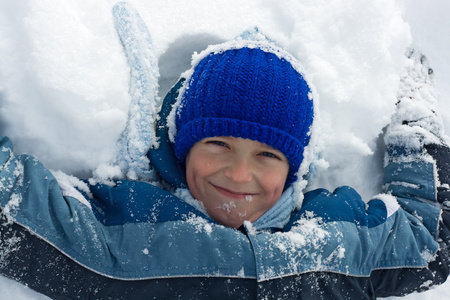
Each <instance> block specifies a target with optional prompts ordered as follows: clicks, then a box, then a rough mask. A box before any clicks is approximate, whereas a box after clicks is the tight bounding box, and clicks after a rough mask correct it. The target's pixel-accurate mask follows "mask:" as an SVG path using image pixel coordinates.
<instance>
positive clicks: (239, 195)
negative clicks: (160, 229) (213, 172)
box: [211, 184, 256, 201]
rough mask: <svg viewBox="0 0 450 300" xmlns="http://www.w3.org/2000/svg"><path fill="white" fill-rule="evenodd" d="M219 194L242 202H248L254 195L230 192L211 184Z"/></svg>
mask: <svg viewBox="0 0 450 300" xmlns="http://www.w3.org/2000/svg"><path fill="white" fill-rule="evenodd" d="M211 185H212V186H213V187H214V188H215V189H216V190H217V191H218V192H219V193H221V194H222V195H224V196H227V197H231V198H234V199H242V200H247V201H249V199H251V198H252V197H253V196H254V195H256V194H253V193H244V192H235V191H231V190H229V189H226V188H223V187H220V186H217V185H214V184H211Z"/></svg>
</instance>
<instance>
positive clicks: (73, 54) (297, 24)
mask: <svg viewBox="0 0 450 300" xmlns="http://www.w3.org/2000/svg"><path fill="white" fill-rule="evenodd" d="M129 2H130V3H132V4H133V5H134V7H135V8H136V9H137V10H138V11H139V13H140V14H141V16H142V18H143V20H144V22H145V23H146V24H147V26H148V28H149V31H150V33H151V34H152V39H153V43H154V48H155V51H156V56H157V58H158V60H159V71H160V76H161V77H160V82H159V85H160V87H159V95H160V97H163V96H164V95H165V93H166V92H167V91H168V89H169V88H170V86H171V85H172V84H174V83H175V81H176V79H177V78H178V76H179V75H180V74H181V73H182V72H184V71H185V70H186V69H188V67H189V65H190V59H191V54H192V53H193V52H194V51H197V52H199V51H201V50H203V49H204V48H205V47H206V46H207V45H208V44H212V43H218V42H222V41H225V40H229V39H232V38H234V37H235V36H237V35H238V34H240V33H241V32H242V31H244V30H247V29H249V28H252V27H253V26H258V27H259V29H260V30H261V31H262V32H263V33H265V34H266V35H268V36H269V37H270V38H271V39H273V40H275V41H277V43H278V44H279V45H281V46H282V47H283V48H285V49H286V50H288V51H289V52H290V53H291V54H292V55H293V56H294V57H296V58H298V59H299V60H300V61H301V63H302V65H303V68H304V70H305V72H306V73H308V75H309V77H310V78H311V80H312V84H313V85H314V86H315V88H316V90H317V94H318V96H319V98H320V99H319V100H320V106H319V109H320V120H319V123H320V124H319V128H320V136H319V137H318V138H317V140H318V142H319V145H318V146H319V149H322V151H321V152H320V154H318V157H317V158H316V159H317V163H316V164H315V174H316V177H314V178H313V180H312V183H311V188H312V187H325V188H327V189H331V190H333V189H334V188H335V187H337V186H340V185H344V184H345V185H350V186H352V187H355V188H356V189H357V190H358V191H359V192H360V193H361V194H362V195H363V197H364V198H365V199H370V197H371V196H373V195H375V194H377V193H379V187H380V182H381V176H382V152H381V151H377V143H378V135H379V134H380V133H381V130H382V128H383V127H384V126H385V125H386V124H387V123H388V122H389V120H390V117H391V115H392V113H393V111H394V106H395V102H396V95H397V89H398V85H399V78H400V75H401V73H402V71H403V67H404V64H405V58H404V52H405V50H406V47H407V46H409V45H410V44H411V43H413V44H415V45H417V46H419V47H420V49H421V50H422V52H423V53H424V54H425V55H427V57H428V58H429V60H430V64H431V67H432V68H433V69H434V72H435V77H436V87H437V92H438V94H440V99H442V100H441V102H440V106H441V114H442V115H443V118H444V124H445V126H446V128H450V109H449V108H450V103H449V102H448V101H447V102H446V100H447V99H446V95H449V94H450V84H449V81H448V78H449V77H450V60H448V50H449V49H450V40H449V39H448V36H449V34H450V32H449V31H450V28H449V27H448V26H447V19H446V16H445V14H446V12H448V11H449V9H450V3H449V2H446V1H439V0H430V1H426V2H424V1H419V0H396V1H392V0H378V1H375V0H372V1H359V0H334V1H317V0H304V1H295V0H286V1H276V0H262V1H261V0H248V1H240V0H227V1H209V2H207V1H200V0H195V1H182V0H174V1H164V0H154V1H145V0H131V1H129ZM114 3H115V1H112V0H98V1H88V0H78V1H69V0H41V1H26V0H22V1H6V0H1V1H0V40H1V41H2V42H1V43H0V120H1V121H0V134H3V135H7V136H9V137H10V138H11V139H12V141H13V143H14V145H15V152H16V153H29V154H32V155H34V156H36V157H37V158H39V159H40V160H41V161H43V163H44V164H45V165H46V166H47V167H49V168H51V169H54V170H61V171H63V172H65V173H68V174H71V175H74V176H77V177H83V178H86V177H89V176H90V175H91V174H92V173H95V174H96V175H102V173H103V172H109V173H113V174H117V173H119V172H118V170H117V169H115V168H114V166H112V165H111V162H112V161H114V158H115V155H116V152H115V147H116V143H117V141H118V139H119V137H120V135H121V133H122V131H124V129H125V126H126V120H127V115H128V105H129V104H130V101H131V98H130V96H129V94H128V83H129V76H130V69H129V67H128V65H127V60H126V57H125V56H124V52H123V49H122V46H121V44H120V42H119V39H118V37H117V34H116V32H115V29H114V25H113V20H112V15H111V8H112V6H113V4H114ZM108 176H110V175H108ZM0 290H1V291H2V292H3V296H5V297H6V298H14V299H44V298H45V297H42V296H40V295H37V294H36V293H34V292H32V291H30V290H29V289H27V288H25V287H22V286H21V285H19V284H16V283H14V282H11V281H9V280H7V279H4V278H1V279H0ZM449 292H450V283H446V284H444V285H443V286H440V287H437V288H434V289H432V290H431V291H429V292H426V293H422V294H413V295H410V296H408V297H405V299H433V300H436V299H443V298H444V296H443V295H445V294H448V293H449Z"/></svg>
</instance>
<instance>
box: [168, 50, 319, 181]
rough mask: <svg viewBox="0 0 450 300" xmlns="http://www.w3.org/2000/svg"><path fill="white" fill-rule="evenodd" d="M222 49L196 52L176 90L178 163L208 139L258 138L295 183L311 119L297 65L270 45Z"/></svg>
mask: <svg viewBox="0 0 450 300" xmlns="http://www.w3.org/2000/svg"><path fill="white" fill-rule="evenodd" d="M223 45H225V46H222V47H217V46H216V47H215V48H214V49H213V50H211V49H207V50H205V51H206V52H204V53H202V54H200V57H201V59H199V62H198V64H196V65H194V67H193V69H191V73H190V74H189V75H190V76H187V77H188V78H187V79H186V82H185V85H184V89H181V91H180V96H179V100H178V101H179V104H178V106H177V107H176V116H175V123H176V124H175V125H176V130H177V133H176V138H175V154H176V156H177V159H178V160H179V161H180V162H181V163H184V162H185V159H186V156H187V154H188V152H189V150H190V149H191V147H192V146H193V145H194V144H195V143H196V142H198V141H200V140H202V139H204V138H207V137H213V136H233V137H241V138H246V139H251V140H256V141H259V142H261V143H265V144H267V145H269V146H272V147H273V148H275V149H277V150H279V151H280V152H282V153H283V154H284V155H285V156H286V158H287V159H288V161H289V165H290V168H289V174H288V178H287V182H286V183H287V184H290V183H292V182H294V181H295V180H296V179H297V177H296V173H297V171H298V170H299V167H300V164H301V162H302V160H303V151H304V148H305V146H306V145H307V144H308V142H309V138H310V127H311V125H312V121H313V117H314V108H313V100H312V96H311V91H310V88H309V86H308V84H307V83H306V81H305V80H304V78H303V76H302V74H301V73H300V71H299V67H298V61H296V60H295V59H294V58H293V57H292V56H291V55H290V54H288V53H287V52H285V51H284V50H282V49H280V48H278V47H275V46H273V45H272V44H269V43H261V42H251V43H241V44H238V43H235V44H233V43H232V44H229V43H228V44H223ZM217 49H219V50H217Z"/></svg>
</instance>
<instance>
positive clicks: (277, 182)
mask: <svg viewBox="0 0 450 300" xmlns="http://www.w3.org/2000/svg"><path fill="white" fill-rule="evenodd" d="M287 173H288V169H287V170H284V168H283V169H282V170H281V171H279V172H270V171H269V172H266V173H265V174H264V175H263V176H262V177H261V178H260V183H261V185H262V188H263V189H264V191H265V193H266V195H267V197H268V198H269V199H268V200H269V201H270V202H276V201H277V200H278V199H279V197H280V196H281V194H282V193H283V190H284V186H285V184H286V178H287Z"/></svg>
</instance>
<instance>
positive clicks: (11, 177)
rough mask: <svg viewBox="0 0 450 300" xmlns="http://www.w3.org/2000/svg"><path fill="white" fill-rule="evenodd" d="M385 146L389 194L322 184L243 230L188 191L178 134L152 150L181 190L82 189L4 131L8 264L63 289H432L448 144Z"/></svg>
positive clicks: (441, 234)
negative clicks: (15, 148)
mask: <svg viewBox="0 0 450 300" xmlns="http://www.w3.org/2000/svg"><path fill="white" fill-rule="evenodd" d="M175 90H176V89H175ZM175 96H176V94H169V96H168V100H167V102H168V103H170V101H171V99H170V98H171V97H172V100H173V99H174V97H175ZM167 105H169V104H165V106H166V107H167ZM162 114H164V109H163V111H162ZM164 119H165V118H164V116H163V118H162V120H163V121H164ZM161 128H164V126H162V127H161ZM162 130H164V129H162ZM159 134H162V135H163V136H164V134H165V133H164V132H162V133H161V132H160V133H159ZM387 146H388V147H387V148H388V154H389V155H390V157H391V162H390V163H389V164H388V165H387V166H386V168H385V187H386V194H382V195H378V196H376V197H374V199H372V200H371V201H369V203H368V205H366V203H364V202H363V201H362V200H361V197H360V196H359V195H358V194H357V192H356V191H355V190H353V189H352V188H350V187H340V188H338V189H336V190H335V191H333V192H329V191H327V190H324V189H319V190H315V191H311V192H308V193H307V194H305V198H304V201H303V205H302V207H301V208H300V209H299V210H295V211H293V212H292V213H291V212H289V214H288V215H287V216H286V217H287V219H286V221H285V222H281V223H280V222H275V223H270V222H267V223H268V224H275V225H273V226H272V225H271V226H268V227H267V226H266V227H264V226H262V227H258V226H255V224H256V222H255V224H250V223H245V224H244V226H243V227H242V228H240V230H235V229H231V228H227V227H224V226H222V225H219V224H217V223H215V222H214V221H213V220H211V219H210V218H209V217H208V216H206V215H205V214H204V213H202V212H201V211H199V210H197V209H196V208H195V207H193V206H191V205H189V204H187V203H186V201H185V200H184V199H183V198H184V197H183V196H180V195H183V193H181V192H180V191H182V188H183V187H185V185H184V179H183V177H182V174H183V171H182V169H180V168H179V166H177V164H176V163H175V161H174V159H173V158H171V157H173V156H172V154H171V153H170V151H171V149H170V147H171V145H170V143H166V144H165V143H164V142H162V147H160V149H159V150H158V151H159V152H158V153H149V156H150V158H151V159H152V157H153V159H152V161H158V160H155V158H154V157H155V156H158V155H160V156H161V155H163V156H164V155H165V157H166V158H165V162H166V163H165V164H161V166H160V165H159V164H158V163H157V164H156V167H155V168H156V169H157V170H158V171H159V173H160V174H161V177H162V179H161V180H162V181H165V182H166V183H169V184H170V185H172V188H170V189H169V190H170V192H169V191H166V190H164V189H162V188H159V187H157V186H154V185H151V184H149V183H145V182H136V181H118V182H116V183H115V185H113V186H108V185H89V184H88V183H86V186H87V187H88V189H82V190H80V191H77V190H75V189H71V188H70V187H69V188H68V189H67V188H64V189H61V188H60V186H59V184H58V181H57V180H56V178H55V177H54V176H53V175H52V173H51V172H49V171H48V170H47V169H46V168H45V167H44V166H43V165H42V164H41V163H40V162H39V161H37V160H36V159H34V158H33V157H30V156H27V155H21V156H17V157H16V156H14V155H13V152H12V144H11V142H10V140H9V139H8V138H5V137H3V138H1V139H0V148H1V151H0V163H1V165H2V168H1V169H0V174H1V177H0V178H1V180H0V207H1V211H2V213H1V218H2V225H1V226H0V236H1V242H0V249H1V255H0V273H2V274H3V275H5V276H7V277H10V278H12V279H15V280H17V281H20V282H23V283H25V284H27V285H28V286H30V287H31V288H33V289H35V290H36V291H38V292H41V293H43V294H46V295H48V296H50V297H52V298H60V299H66V298H93V299H107V298H115V299H140V298H142V299H144V298H145V299H147V298H149V296H150V297H151V298H153V297H154V298H177V297H181V298H183V299H190V298H192V299H202V298H204V299H210V298H212V297H218V298H220V299H223V298H231V299H246V298H248V299H256V298H264V299H271V298H274V299H283V298H285V299H294V298H298V299H300V298H307V299H374V298H376V297H378V296H390V295H403V294H406V293H410V292H412V291H418V290H419V291H420V290H424V289H426V288H428V287H429V286H430V285H433V284H438V283H442V282H443V281H445V279H446V278H447V276H448V273H449V250H448V244H449V243H450V234H449V225H450V218H449V215H448V208H446V206H444V205H443V204H444V203H445V201H448V200H449V199H450V198H448V197H447V194H448V193H447V190H445V189H442V188H441V185H442V186H445V184H444V183H446V182H450V180H448V179H449V177H450V176H449V174H450V168H449V167H448V165H447V173H445V172H443V171H442V170H444V171H445V168H444V167H443V168H440V169H439V172H441V173H442V174H439V175H440V176H439V178H440V185H439V186H437V181H436V179H437V178H438V177H437V176H436V174H437V173H436V172H437V169H436V167H437V165H442V164H443V161H450V160H449V158H450V151H448V148H446V147H442V146H436V145H427V146H426V148H427V149H424V151H427V152H428V154H427V155H424V156H419V157H424V159H423V160H421V159H416V160H414V161H408V162H401V160H397V159H395V156H397V155H398V153H399V151H398V149H397V148H396V145H387ZM166 147H168V148H166ZM392 149H395V151H393V150H392ZM430 158H431V159H430ZM445 180H447V181H445ZM175 188H181V190H180V189H179V190H178V193H176V195H178V196H176V195H175V194H174V193H173V190H174V189H175ZM438 188H439V189H438ZM285 193H287V195H286V196H285V197H284V199H285V200H284V201H291V200H292V197H293V195H292V194H289V189H287V190H286V192H285ZM80 200H81V201H80ZM85 200H88V201H85ZM276 215H277V214H276V213H273V216H276ZM269 219H270V218H269ZM279 224H282V225H279Z"/></svg>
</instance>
